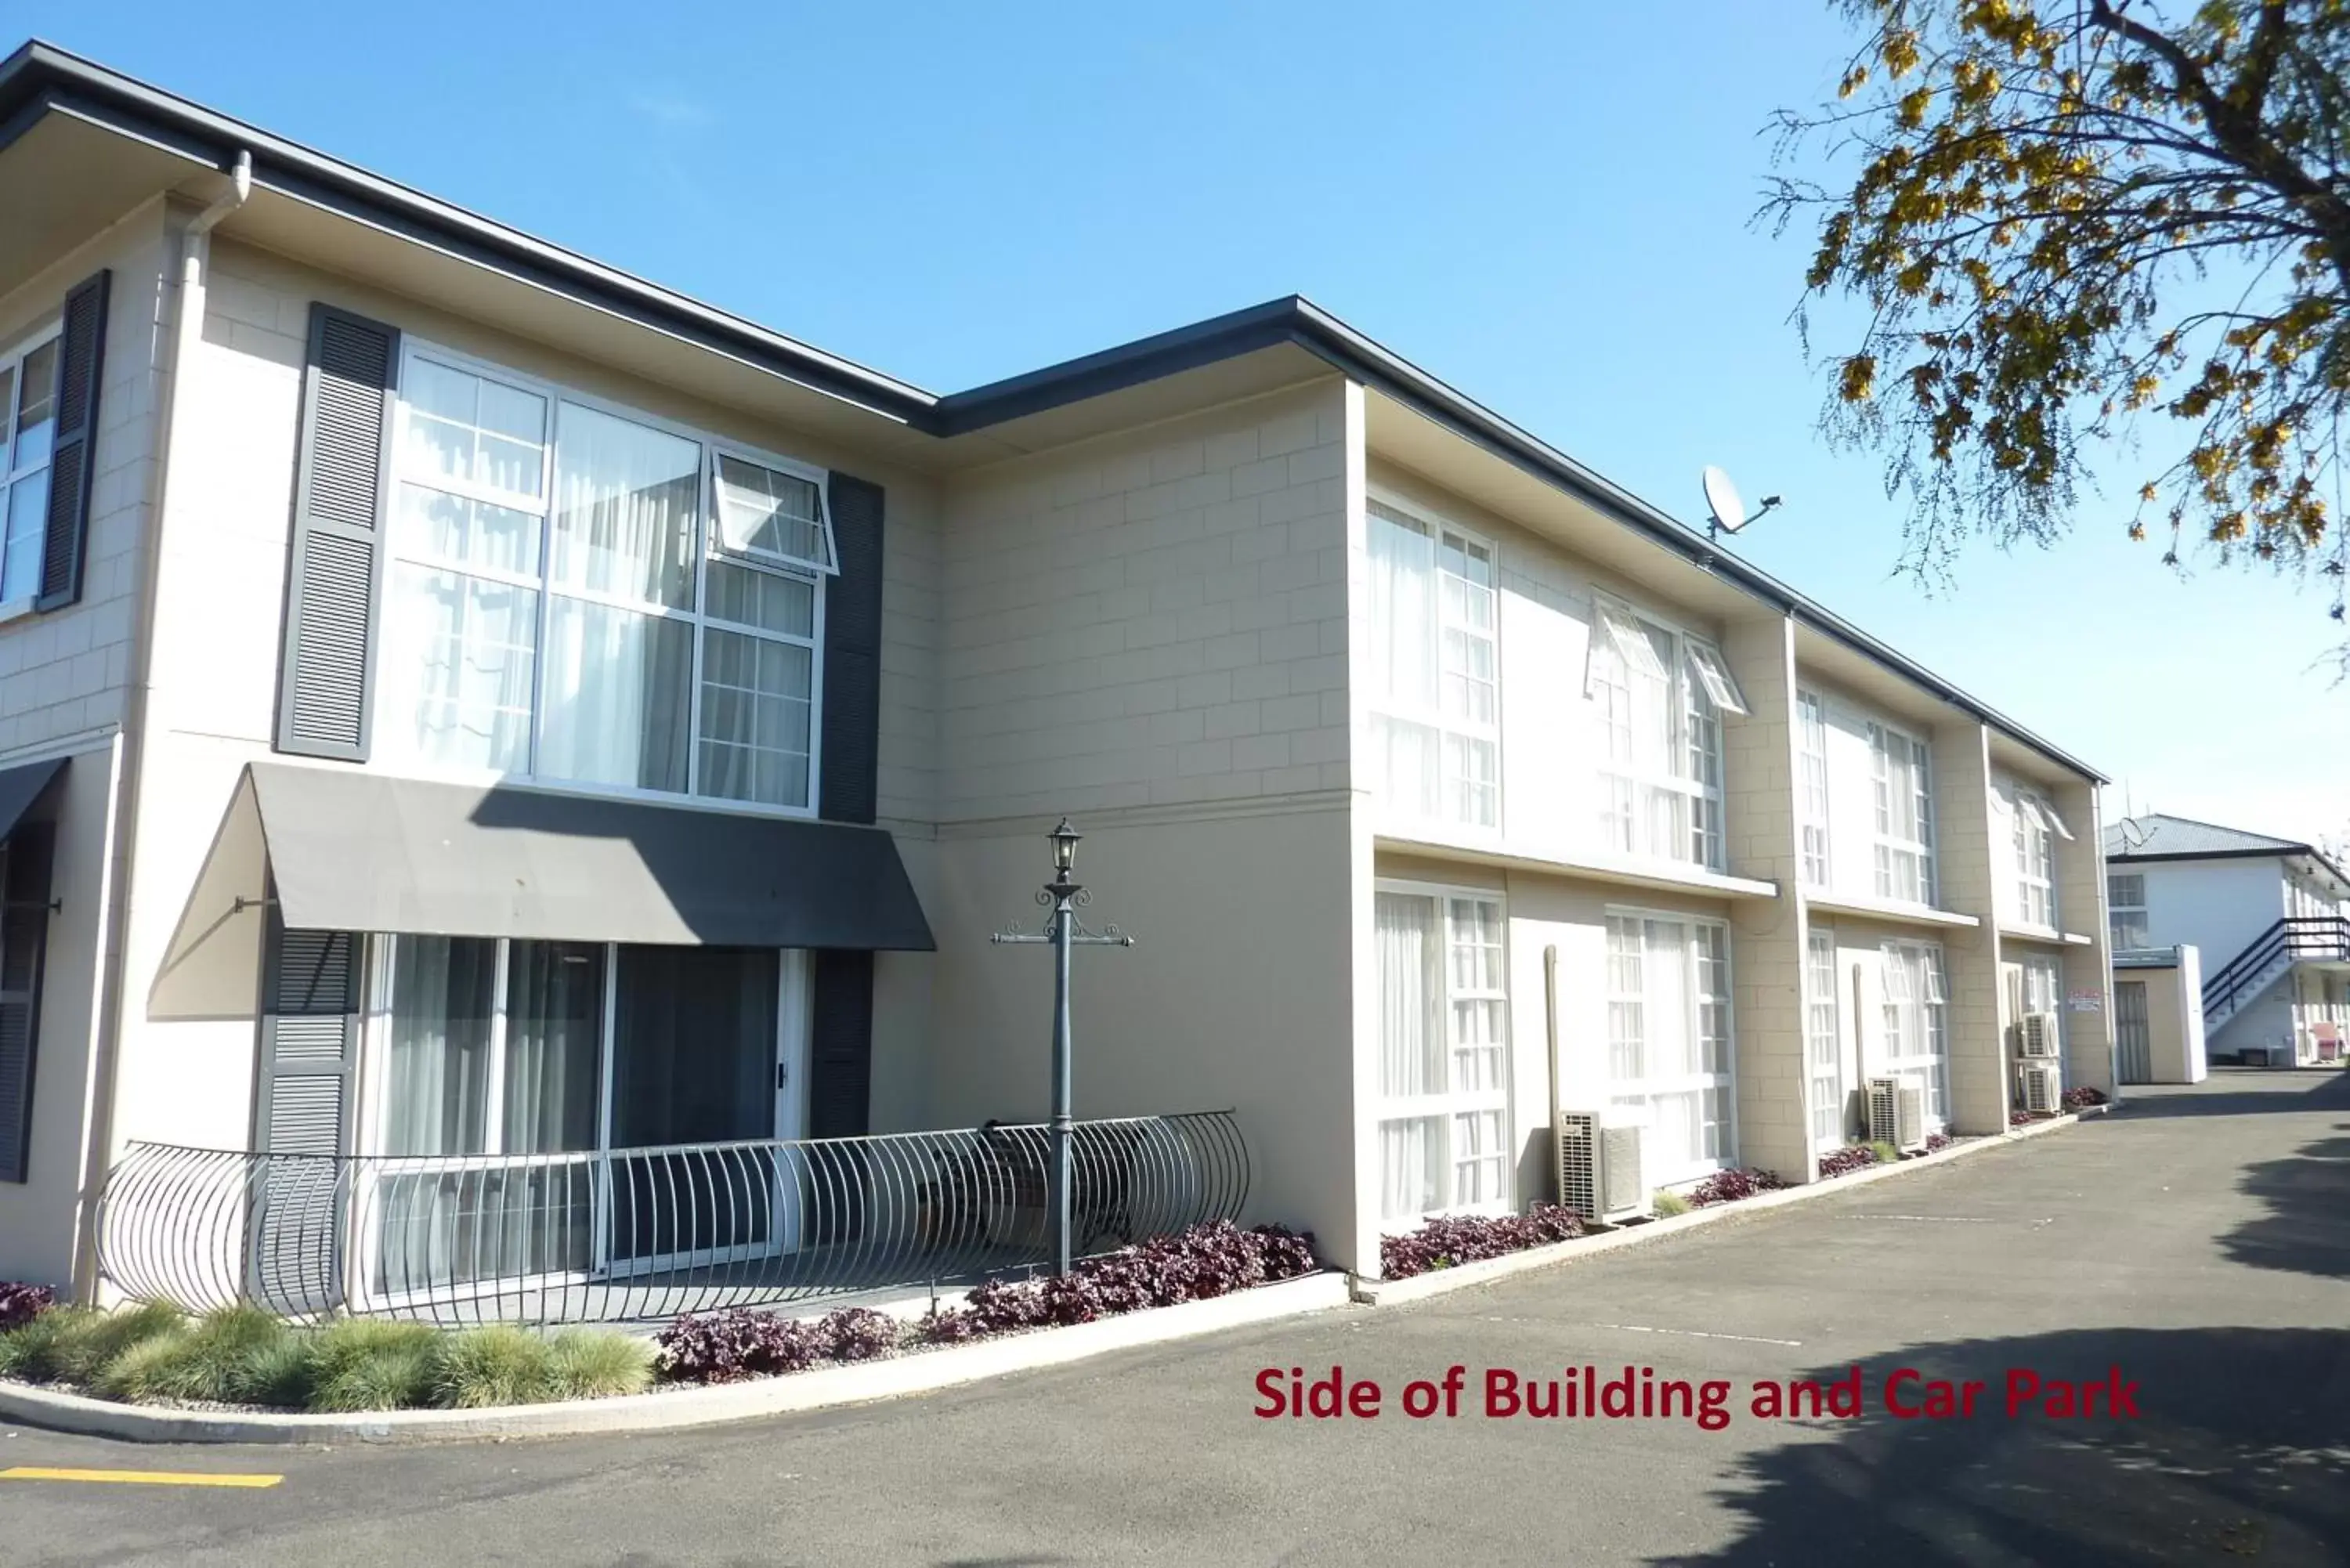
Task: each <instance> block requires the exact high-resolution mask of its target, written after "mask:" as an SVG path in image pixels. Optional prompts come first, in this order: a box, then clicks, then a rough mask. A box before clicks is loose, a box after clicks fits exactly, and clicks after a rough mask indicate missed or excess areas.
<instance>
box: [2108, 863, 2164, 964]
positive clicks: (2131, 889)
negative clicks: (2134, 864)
mask: <svg viewBox="0 0 2350 1568" xmlns="http://www.w3.org/2000/svg"><path fill="white" fill-rule="evenodd" d="M2106 938H2107V940H2108V944H2109V945H2110V946H2111V947H2112V949H2113V950H2114V951H2116V952H2120V951H2121V950H2123V949H2125V948H2143V947H2150V946H2152V945H2153V939H2152V938H2151V937H2150V936H2148V935H2147V923H2146V874H2145V873H2144V872H2141V871H2111V872H2107V873H2106Z"/></svg>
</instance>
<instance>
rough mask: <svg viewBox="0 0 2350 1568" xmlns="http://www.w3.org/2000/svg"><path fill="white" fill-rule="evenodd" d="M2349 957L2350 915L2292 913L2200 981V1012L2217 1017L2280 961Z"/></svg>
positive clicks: (2268, 977)
mask: <svg viewBox="0 0 2350 1568" xmlns="http://www.w3.org/2000/svg"><path fill="white" fill-rule="evenodd" d="M2299 961H2318V962H2325V963H2350V919H2343V918H2342V917H2341V916H2339V915H2293V916H2288V917H2287V918H2286V919H2282V920H2279V921H2277V922H2276V923H2275V924H2274V925H2272V926H2271V927H2269V929H2267V930H2264V931H2262V933H2261V934H2260V935H2259V936H2257V937H2254V938H2253V939H2252V940H2251V941H2249V942H2246V943H2245V944H2244V948H2243V950H2242V951H2241V952H2239V953H2238V954H2237V955H2236V956H2235V957H2234V958H2231V959H2230V960H2229V961H2227V963H2226V964H2225V965H2223V966H2221V968H2220V972H2219V973H2217V974H2215V975H2213V976H2212V977H2211V978H2210V979H2209V980H2207V981H2204V982H2203V1017H2204V1021H2205V1023H2218V1022H2220V1020H2221V1019H2223V1018H2227V1017H2229V1016H2230V1015H2232V1014H2233V1013H2234V1012H2235V1011H2236V1009H2237V1008H2238V1007H2240V1006H2241V1005H2242V1004H2243V1003H2244V1002H2249V1001H2251V998H2252V996H2253V994H2254V993H2255V992H2260V991H2262V990H2265V989H2266V988H2267V986H2268V983H2269V981H2272V980H2273V979H2275V978H2276V975H2277V973H2278V972H2279V966H2280V965H2281V964H2283V963H2291V962H2299Z"/></svg>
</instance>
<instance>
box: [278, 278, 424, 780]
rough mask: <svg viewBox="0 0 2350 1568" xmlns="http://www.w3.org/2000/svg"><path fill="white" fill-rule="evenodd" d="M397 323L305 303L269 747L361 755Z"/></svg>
mask: <svg viewBox="0 0 2350 1568" xmlns="http://www.w3.org/2000/svg"><path fill="white" fill-rule="evenodd" d="M399 367H400V333H399V331H398V329H397V328H394V327H386V326H384V325H383V324H382V323H381V322H378V321H369V320H368V319H367V318H366V317H359V316H353V315H351V314H350V313H349V312H348V311H342V310H337V309H335V308H334V307H333V306H326V305H313V306H311V307H310V354H309V363H308V366H307V369H306V370H305V372H304V375H303V378H302V434H301V443H300V446H299V447H298V449H297V451H296V456H295V471H294V538H293V548H292V559H291V562H290V564H289V567H288V571H287V577H286V641H285V653H284V657H283V659H282V660H281V663H280V668H279V673H278V705H277V749H278V750H279V751H281V752H293V753H299V754H300V755H303V756H310V757H335V758H338V759H342V760H344V761H348V762H365V761H366V760H367V754H368V720H369V687H370V685H371V683H372V680H373V678H374V674H375V611H376V602H377V598H378V590H377V584H378V580H379V578H380V576H381V567H380V556H381V555H382V548H381V546H382V538H381V535H382V522H383V515H384V499H385V494H386V487H387V474H388V472H389V470H390V434H391V425H392V413H393V393H394V390H395V389H396V387H397V385H398V378H399Z"/></svg>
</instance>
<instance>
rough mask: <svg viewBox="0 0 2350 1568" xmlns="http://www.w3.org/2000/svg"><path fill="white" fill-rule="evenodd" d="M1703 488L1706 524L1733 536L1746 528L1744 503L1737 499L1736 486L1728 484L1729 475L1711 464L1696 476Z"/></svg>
mask: <svg viewBox="0 0 2350 1568" xmlns="http://www.w3.org/2000/svg"><path fill="white" fill-rule="evenodd" d="M1698 480H1699V483H1700V484H1702V485H1704V487H1705V505H1706V512H1707V514H1708V515H1707V518H1706V521H1707V523H1708V524H1710V525H1711V526H1712V527H1714V528H1716V529H1718V530H1720V531H1721V532H1722V533H1724V534H1735V533H1737V532H1738V531H1739V530H1740V529H1741V528H1743V527H1745V526H1746V503H1745V502H1743V501H1741V500H1740V499H1739V498H1738V486H1736V485H1734V484H1732V483H1730V475H1729V474H1727V473H1725V472H1722V471H1721V469H1719V468H1716V467H1714V466H1713V464H1711V463H1708V464H1706V465H1705V472H1703V473H1701V474H1700V475H1699V476H1698Z"/></svg>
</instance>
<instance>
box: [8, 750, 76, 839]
mask: <svg viewBox="0 0 2350 1568" xmlns="http://www.w3.org/2000/svg"><path fill="white" fill-rule="evenodd" d="M65 771H66V759H65V758H63V757H51V758H50V759H49V760H48V761H47V762H46V763H26V764H25V765H24V766H23V767H21V768H8V769H5V770H0V838H5V837H7V836H9V835H10V834H12V833H14V832H16V823H17V821H18V819H19V818H21V817H22V816H23V815H25V814H26V812H28V811H30V810H32V808H33V803H34V802H35V801H36V800H38V799H40V798H41V792H42V791H43V790H45V789H47V788H48V787H49V781H51V780H52V779H54V778H56V777H57V775H58V774H61V773H63V772H65Z"/></svg>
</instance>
